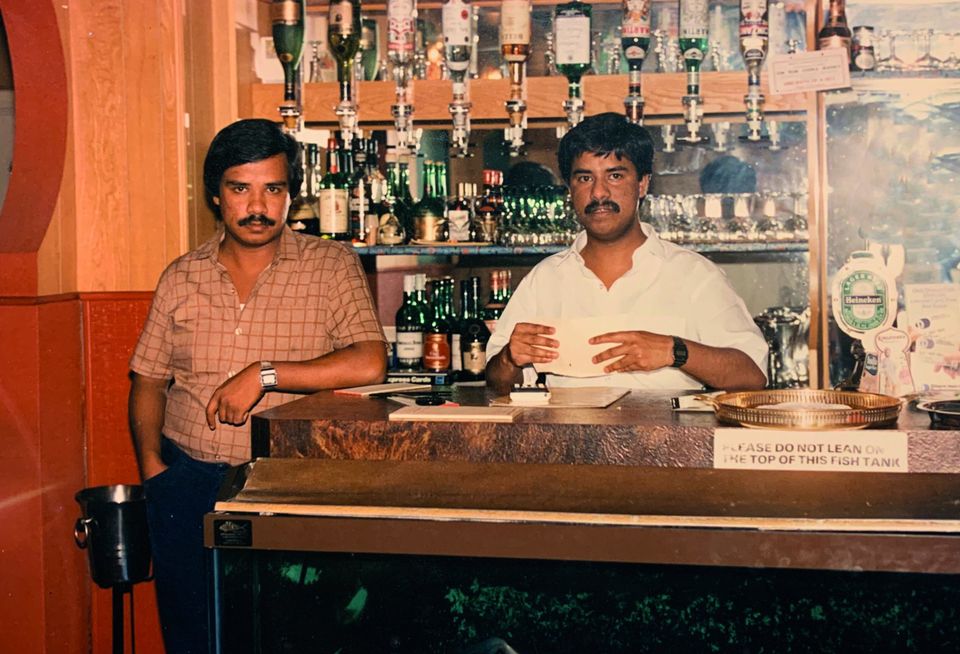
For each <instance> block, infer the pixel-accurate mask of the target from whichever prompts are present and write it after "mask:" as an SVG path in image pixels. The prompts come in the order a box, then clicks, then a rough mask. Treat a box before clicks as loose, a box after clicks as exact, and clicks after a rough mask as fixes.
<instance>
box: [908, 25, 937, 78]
mask: <svg viewBox="0 0 960 654" xmlns="http://www.w3.org/2000/svg"><path fill="white" fill-rule="evenodd" d="M913 34H914V38H915V39H916V40H917V44H918V46H919V49H920V53H921V54H920V56H919V57H918V58H917V60H916V61H915V62H914V64H913V68H915V69H916V70H940V60H939V59H937V58H936V57H934V56H933V55H932V54H930V48H931V46H932V45H933V30H932V29H923V30H916V31H915V32H914V33H913Z"/></svg>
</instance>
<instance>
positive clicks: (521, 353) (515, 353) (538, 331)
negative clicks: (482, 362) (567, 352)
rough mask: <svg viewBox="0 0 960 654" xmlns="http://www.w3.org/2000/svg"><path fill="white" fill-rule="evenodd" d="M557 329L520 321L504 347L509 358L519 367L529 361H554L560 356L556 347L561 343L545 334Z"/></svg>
mask: <svg viewBox="0 0 960 654" xmlns="http://www.w3.org/2000/svg"><path fill="white" fill-rule="evenodd" d="M555 331H556V330H555V329H554V328H553V327H548V326H547V325H537V324H534V323H529V322H518V323H517V324H516V325H515V326H514V328H513V333H512V334H510V342H509V343H507V346H506V347H505V348H504V353H505V354H506V356H507V360H508V361H509V362H510V363H511V364H513V365H514V366H516V367H518V368H520V367H522V366H525V365H527V364H529V363H548V362H550V361H553V360H554V359H556V358H557V356H559V355H558V353H557V350H556V348H558V347H560V343H559V342H558V341H557V340H555V339H552V338H547V336H545V334H553V333H554V332H555ZM548 348H550V349H548Z"/></svg>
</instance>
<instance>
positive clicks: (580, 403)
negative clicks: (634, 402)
mask: <svg viewBox="0 0 960 654" xmlns="http://www.w3.org/2000/svg"><path fill="white" fill-rule="evenodd" d="M629 392H630V389H629V388H608V387H606V386H580V387H573V386H571V387H555V388H551V389H550V397H548V398H547V401H546V402H545V403H543V404H536V405H531V404H524V403H520V402H515V401H514V400H512V399H511V398H510V396H509V395H504V396H502V397H498V398H495V399H493V400H491V401H490V405H491V406H504V407H510V406H515V407H519V406H530V407H531V408H540V409H605V408H606V407H608V406H610V405H611V404H613V403H614V402H616V401H617V400H619V399H620V398H621V397H623V396H624V395H626V394H627V393H629Z"/></svg>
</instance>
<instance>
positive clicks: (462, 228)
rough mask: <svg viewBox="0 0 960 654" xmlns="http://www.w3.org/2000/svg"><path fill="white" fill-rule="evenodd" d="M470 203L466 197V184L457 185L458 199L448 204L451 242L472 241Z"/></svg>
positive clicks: (448, 226) (448, 227) (448, 228)
mask: <svg viewBox="0 0 960 654" xmlns="http://www.w3.org/2000/svg"><path fill="white" fill-rule="evenodd" d="M471 222H472V221H471V216H470V202H469V201H468V200H467V197H466V184H464V183H463V182H461V183H459V184H457V197H455V198H453V199H452V200H450V202H449V203H448V204H447V232H448V238H449V239H450V240H451V241H459V242H464V241H470V240H471V239H472V237H471V234H470V223H471Z"/></svg>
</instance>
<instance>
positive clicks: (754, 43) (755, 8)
mask: <svg viewBox="0 0 960 654" xmlns="http://www.w3.org/2000/svg"><path fill="white" fill-rule="evenodd" d="M769 43H770V22H769V7H768V6H767V0H741V2H740V54H741V55H742V56H743V61H744V63H745V64H746V66H747V70H748V71H750V70H752V69H756V70H759V68H760V66H761V65H762V64H763V60H764V59H765V58H766V56H767V50H768V47H769Z"/></svg>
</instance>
